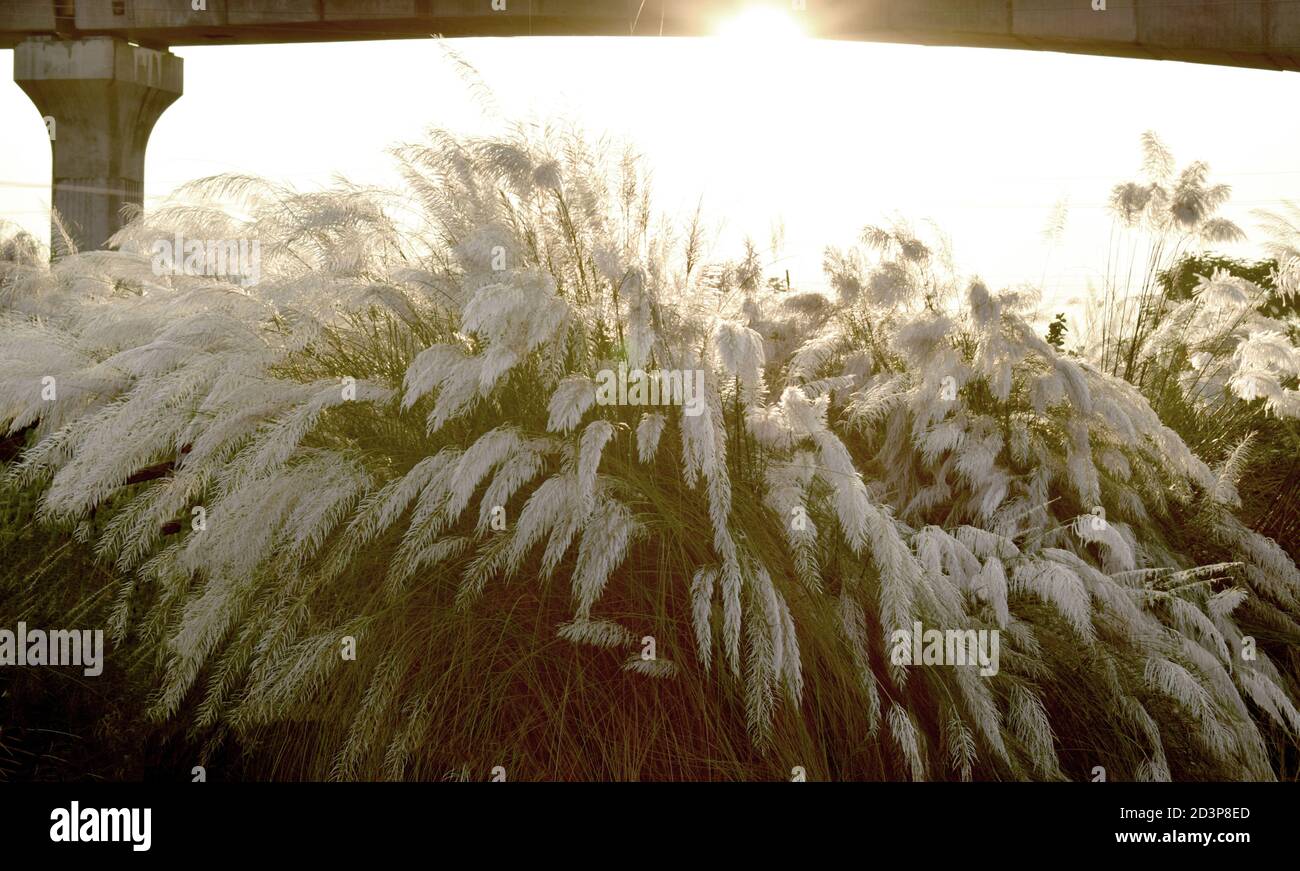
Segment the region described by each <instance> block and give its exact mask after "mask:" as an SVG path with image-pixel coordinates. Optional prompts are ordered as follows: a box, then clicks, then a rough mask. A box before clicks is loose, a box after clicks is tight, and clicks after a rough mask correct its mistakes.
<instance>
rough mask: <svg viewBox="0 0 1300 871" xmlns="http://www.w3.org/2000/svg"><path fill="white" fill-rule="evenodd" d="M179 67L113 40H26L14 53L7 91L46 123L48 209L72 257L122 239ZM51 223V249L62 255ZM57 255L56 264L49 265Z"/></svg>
mask: <svg viewBox="0 0 1300 871" xmlns="http://www.w3.org/2000/svg"><path fill="white" fill-rule="evenodd" d="M181 72H182V67H181V59H180V58H179V57H177V56H176V55H174V54H172V53H171V52H169V51H165V50H158V49H151V48H142V47H141V46H138V45H132V44H131V43H129V42H127V41H126V40H124V39H119V38H117V37H112V36H92V37H87V38H85V39H70V40H63V39H56V38H52V37H34V38H32V39H28V40H26V41H24V42H21V43H19V44H18V46H17V48H16V49H15V51H14V81H15V82H17V83H18V86H19V87H20V88H22V89H23V90H24V91H26V92H27V96H29V97H31V99H32V102H33V103H35V104H36V108H37V111H39V112H40V113H41V115H43V116H44V117H45V126H46V128H47V130H48V131H49V134H50V150H51V152H52V153H53V158H54V159H53V170H54V171H53V174H52V175H53V191H52V195H51V203H52V204H53V206H54V209H55V210H56V211H57V212H58V214H59V216H60V217H61V218H62V220H63V223H64V227H65V229H66V230H67V232H68V235H70V236H71V237H72V239H73V241H74V242H75V243H76V245H77V248H78V249H79V250H85V251H90V250H95V249H98V248H102V247H103V246H104V242H105V241H107V239H108V238H109V237H110V236H112V235H113V234H114V233H115V232H117V231H118V230H119V229H121V227H122V225H123V223H125V221H124V220H123V214H122V207H123V206H127V205H137V206H138V205H140V204H142V203H143V201H144V150H145V145H146V144H147V143H148V141H149V134H150V132H152V131H153V125H154V122H155V121H157V120H158V118H159V117H160V116H161V115H162V113H163V110H164V109H166V108H167V107H168V106H170V105H171V104H172V102H173V101H174V100H175V99H176V98H177V97H179V96H180V95H181V79H182V76H181ZM53 224H54V220H53V216H51V230H50V249H51V251H54V252H57V253H62V252H61V251H60V249H61V243H60V239H61V235H60V233H59V231H58V230H57V228H55V227H54V226H53ZM57 253H56V256H57Z"/></svg>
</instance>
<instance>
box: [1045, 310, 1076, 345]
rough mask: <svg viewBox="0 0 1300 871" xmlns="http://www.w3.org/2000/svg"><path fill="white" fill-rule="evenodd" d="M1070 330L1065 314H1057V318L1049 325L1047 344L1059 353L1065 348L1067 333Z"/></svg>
mask: <svg viewBox="0 0 1300 871" xmlns="http://www.w3.org/2000/svg"><path fill="white" fill-rule="evenodd" d="M1069 329H1070V328H1069V327H1067V326H1066V325H1065V312H1057V313H1056V317H1055V318H1054V319H1053V320H1052V322H1051V323H1050V324H1048V325H1047V344H1049V345H1051V346H1052V347H1053V348H1055V349H1056V350H1058V351H1060V350H1062V349H1063V348H1065V333H1066V331H1067V330H1069Z"/></svg>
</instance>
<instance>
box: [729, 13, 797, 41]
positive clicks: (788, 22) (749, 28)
mask: <svg viewBox="0 0 1300 871" xmlns="http://www.w3.org/2000/svg"><path fill="white" fill-rule="evenodd" d="M717 33H718V36H721V37H724V38H727V39H738V40H745V41H747V42H781V41H784V40H789V39H797V38H799V37H801V36H807V35H808V34H807V31H805V30H804V28H803V25H802V24H801V23H800V22H799V21H797V20H796V19H795V17H794V16H793V15H790V14H789V13H787V12H783V11H782V10H780V9H778V8H776V7H773V6H754V7H751V8H749V9H746V10H745V11H743V12H741V13H740V14H738V15H736V16H733V17H732V18H728V19H727V20H725V21H723V22H722V23H721V24H719V25H718V29H717Z"/></svg>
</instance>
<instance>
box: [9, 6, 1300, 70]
mask: <svg viewBox="0 0 1300 871" xmlns="http://www.w3.org/2000/svg"><path fill="white" fill-rule="evenodd" d="M756 2H757V3H763V2H767V3H769V5H777V6H782V7H785V8H787V9H791V10H792V11H791V14H793V15H796V16H798V17H799V18H800V19H801V20H802V21H803V22H804V24H805V27H806V29H807V30H808V31H809V32H810V33H811V34H812V35H814V36H819V37H824V38H829V39H854V40H869V41H882V42H906V43H918V44H922V45H960V46H973V47H981V48H1020V49H1040V50H1047V51H1064V52H1074V53H1080V54H1098V55H1109V56H1123V57H1137V58H1155V59H1162V60H1178V61H1191V62H1198V63H1213V64H1225V65H1230V66H1245V67H1257V68H1260V69H1273V70H1300V3H1296V2H1293V0H1232V2H1223V0H1200V2H1197V0H1177V2H1169V0H1106V2H1105V3H1100V2H1098V3H1095V4H1094V2H1093V0H804V2H802V3H801V2H799V0H497V2H495V3H494V2H493V0H193V2H192V0H174V2H170V3H161V2H159V0H23V2H15V3H12V4H7V5H3V6H0V47H13V46H14V45H16V44H17V43H18V42H20V41H22V40H23V39H26V38H27V37H29V36H31V35H35V34H47V35H60V36H63V37H65V38H80V37H84V36H116V37H119V38H122V39H125V40H127V41H129V42H135V43H138V44H140V45H143V46H149V47H154V48H165V47H168V46H176V45H231V44H248V43H285V42H323V41H335V40H358V39H398V38H423V37H428V36H429V35H430V34H433V33H439V34H442V35H445V36H456V37H459V36H529V35H531V36H629V35H633V36H656V35H663V36H700V35H707V34H709V33H712V32H713V31H714V28H715V27H716V26H717V24H718V23H719V22H720V21H722V20H725V19H726V18H727V17H729V16H731V15H733V14H735V13H736V12H737V11H738V10H740V9H742V8H745V7H748V6H753V5H756ZM194 5H201V6H203V7H205V8H203V9H200V10H195V9H193V8H192V7H193V6H194ZM1094 5H1104V6H1105V10H1104V11H1096V10H1094V9H1093V6H1094ZM497 7H504V8H500V9H499V10H498V8H497ZM799 7H803V8H802V9H800V8H799Z"/></svg>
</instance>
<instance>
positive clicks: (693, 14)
mask: <svg viewBox="0 0 1300 871" xmlns="http://www.w3.org/2000/svg"><path fill="white" fill-rule="evenodd" d="M195 6H198V7H201V8H199V9H195V8H194V7H195ZM754 6H772V7H779V8H782V9H785V10H786V11H787V12H788V13H789V14H790V15H791V16H793V17H795V18H797V19H798V20H799V21H800V23H801V25H802V27H803V29H804V30H805V31H806V32H807V33H808V34H809V35H811V36H816V37H821V38H827V39H851V40H864V41H877V42H902V43H914V44H920V45H949V46H971V47H980V48H1012V49H1033V50H1044V51H1060V52H1072V53H1077V54H1094V55H1106V56H1114V57H1133V58H1149V59H1157V60H1175V61H1188V62H1194V63H1210V64H1219V65H1226V66H1239V67H1254V68H1258V69H1266V70H1291V71H1296V70H1300V0H168V2H165V3H164V2H163V0H0V48H15V49H16V52H15V62H14V78H15V80H16V81H17V82H18V84H19V85H20V86H21V87H22V88H23V90H25V91H26V92H27V93H28V95H29V96H31V98H32V100H33V102H34V103H35V104H36V106H37V108H38V110H39V111H40V112H41V113H42V115H43V116H44V118H45V123H46V127H47V129H48V130H49V131H50V146H51V149H52V151H53V157H54V160H53V166H54V171H53V179H52V188H53V196H52V202H53V204H54V207H55V209H56V210H57V211H58V212H59V213H60V215H62V217H63V225H64V227H65V228H66V230H67V231H68V232H69V233H70V235H71V236H72V238H73V240H74V241H75V242H76V243H77V245H78V247H81V248H97V247H100V246H102V245H103V244H104V242H105V240H107V239H108V237H109V236H111V235H112V233H113V232H115V231H116V230H117V229H118V228H119V227H120V226H121V224H122V222H123V215H124V213H125V212H126V211H129V208H126V207H129V206H132V205H135V206H138V205H140V203H141V195H142V192H143V186H144V152H145V145H146V143H147V140H148V136H149V132H150V130H151V129H152V128H153V124H154V122H155V121H156V120H157V119H158V117H159V116H160V115H161V114H162V112H163V110H164V109H165V108H166V107H167V106H168V105H169V104H170V103H171V102H172V101H173V100H175V99H176V98H177V97H178V96H180V94H181V83H182V64H181V59H180V58H178V57H176V56H175V55H173V54H172V53H171V52H169V51H167V48H168V47H170V46H178V45H237V44H255V43H289V42H327V41H340V40H364V39H402V38H428V37H429V36H430V35H432V34H441V35H443V36H449V37H470V36H488V37H494V36H495V37H505V36H704V35H709V34H712V33H714V32H716V30H717V28H718V26H719V25H720V24H722V23H723V22H725V21H726V20H728V19H729V18H731V17H733V16H735V15H736V14H737V13H739V12H740V11H742V10H744V9H747V8H751V7H754ZM1097 7H1101V8H1097ZM648 74H652V73H648ZM59 235H60V232H59V231H57V230H56V231H54V232H52V233H51V237H52V239H57V238H58V237H59Z"/></svg>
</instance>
